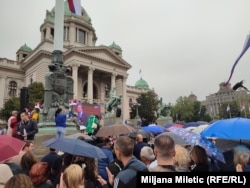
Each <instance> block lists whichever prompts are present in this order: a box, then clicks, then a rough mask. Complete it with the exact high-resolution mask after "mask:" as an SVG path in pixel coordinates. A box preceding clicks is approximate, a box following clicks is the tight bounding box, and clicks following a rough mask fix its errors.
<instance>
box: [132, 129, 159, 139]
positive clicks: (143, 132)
mask: <svg viewBox="0 0 250 188" xmlns="http://www.w3.org/2000/svg"><path fill="white" fill-rule="evenodd" d="M137 134H141V135H142V136H143V138H150V137H154V135H153V134H152V133H151V132H149V131H145V130H142V129H139V130H137V131H136V132H133V133H130V134H129V135H128V136H129V137H131V138H135V137H136V135H137Z"/></svg>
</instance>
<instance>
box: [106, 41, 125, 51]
mask: <svg viewBox="0 0 250 188" xmlns="http://www.w3.org/2000/svg"><path fill="white" fill-rule="evenodd" d="M109 48H111V49H116V50H119V51H122V48H121V47H120V46H119V45H117V44H116V43H115V42H113V43H112V44H111V45H109Z"/></svg>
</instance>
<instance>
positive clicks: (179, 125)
mask: <svg viewBox="0 0 250 188" xmlns="http://www.w3.org/2000/svg"><path fill="white" fill-rule="evenodd" d="M183 126H184V125H182V124H179V123H174V124H172V125H171V126H170V127H179V128H183Z"/></svg>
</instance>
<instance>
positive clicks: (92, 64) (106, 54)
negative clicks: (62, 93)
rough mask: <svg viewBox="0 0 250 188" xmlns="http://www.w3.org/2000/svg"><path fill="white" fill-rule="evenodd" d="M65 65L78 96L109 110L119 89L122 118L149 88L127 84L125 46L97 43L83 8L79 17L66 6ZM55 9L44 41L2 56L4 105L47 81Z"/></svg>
mask: <svg viewBox="0 0 250 188" xmlns="http://www.w3.org/2000/svg"><path fill="white" fill-rule="evenodd" d="M64 9H65V10H64V36H63V37H64V43H63V44H64V45H63V53H64V65H65V66H68V67H71V69H72V75H71V76H72V78H73V79H74V98H75V99H78V100H79V101H82V102H87V103H89V104H94V103H97V104H99V105H100V106H101V111H102V112H103V113H105V104H106V102H107V101H108V100H109V91H110V89H111V88H115V89H116V90H115V91H116V95H119V94H121V95H122V103H121V110H122V118H123V120H125V119H129V112H130V107H129V106H130V105H131V104H134V103H136V98H137V97H138V95H140V94H141V93H143V92H147V91H148V90H149V87H148V85H147V83H146V82H145V81H144V82H143V83H146V86H144V85H142V84H141V82H139V83H137V84H136V85H135V86H127V84H126V81H127V78H128V73H127V72H128V70H129V69H130V68H131V67H132V66H131V65H130V64H129V63H128V62H126V60H124V59H123V57H122V49H121V47H120V46H119V45H117V44H116V43H115V42H113V43H112V44H111V45H109V46H105V45H100V46H96V45H95V44H96V41H97V36H96V33H95V29H94V27H93V26H92V23H91V18H90V17H89V15H88V13H87V12H86V11H85V9H84V8H82V15H81V16H78V15H75V14H73V13H71V11H70V10H69V8H68V3H67V1H65V5H64ZM54 21H55V9H54V8H53V9H52V10H51V11H48V10H47V11H46V17H45V19H44V22H43V23H42V24H41V26H40V33H41V41H40V43H39V44H38V45H37V46H36V47H35V48H34V49H31V48H30V47H28V46H27V45H26V44H24V45H23V46H21V47H20V49H18V50H17V52H16V60H10V59H6V58H0V67H1V69H0V75H1V76H0V87H1V88H2V89H3V90H2V91H3V92H0V108H2V107H3V105H4V102H5V101H6V100H8V99H10V98H11V97H19V96H20V89H21V88H22V87H28V86H29V85H30V84H31V83H32V82H42V83H45V77H44V76H45V73H47V72H49V68H48V65H49V64H51V62H52V52H53V50H54V49H53V48H54V45H53V43H54Z"/></svg>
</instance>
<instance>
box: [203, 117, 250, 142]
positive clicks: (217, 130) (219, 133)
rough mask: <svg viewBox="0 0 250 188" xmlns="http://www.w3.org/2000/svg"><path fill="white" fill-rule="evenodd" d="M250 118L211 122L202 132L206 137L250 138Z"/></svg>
mask: <svg viewBox="0 0 250 188" xmlns="http://www.w3.org/2000/svg"><path fill="white" fill-rule="evenodd" d="M249 132H250V119H247V118H241V117H237V118H231V119H224V120H218V121H216V122H214V123H212V124H210V125H209V126H208V127H207V128H205V129H204V130H203V131H202V132H201V133H200V134H201V135H202V136H204V137H215V138H223V139H229V140H250V134H249Z"/></svg>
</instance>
